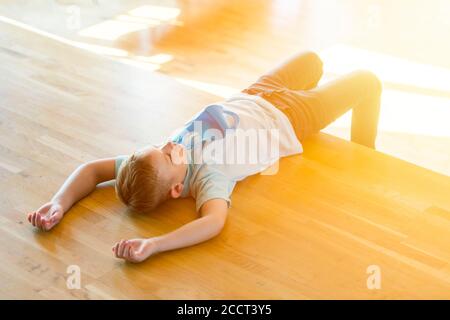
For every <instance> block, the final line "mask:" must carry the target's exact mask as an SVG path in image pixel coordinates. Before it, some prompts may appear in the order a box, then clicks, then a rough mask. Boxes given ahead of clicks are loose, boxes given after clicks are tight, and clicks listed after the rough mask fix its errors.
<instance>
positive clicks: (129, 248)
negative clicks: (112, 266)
mask: <svg viewBox="0 0 450 320" xmlns="http://www.w3.org/2000/svg"><path fill="white" fill-rule="evenodd" d="M126 253H127V260H130V261H133V249H132V248H131V245H128V247H127V250H126Z"/></svg>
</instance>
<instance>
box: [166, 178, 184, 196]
mask: <svg viewBox="0 0 450 320" xmlns="http://www.w3.org/2000/svg"><path fill="white" fill-rule="evenodd" d="M183 188H184V185H183V184H182V183H181V182H179V183H177V184H174V185H173V186H172V187H171V188H170V191H169V196H170V197H171V198H172V199H176V198H179V197H180V196H181V193H182V192H183Z"/></svg>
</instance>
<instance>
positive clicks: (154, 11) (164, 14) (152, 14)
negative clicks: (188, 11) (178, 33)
mask: <svg viewBox="0 0 450 320" xmlns="http://www.w3.org/2000/svg"><path fill="white" fill-rule="evenodd" d="M128 14H129V15H131V16H135V17H141V18H150V19H155V20H159V21H169V20H173V19H176V18H177V17H178V16H179V15H180V9H178V8H174V7H164V6H154V5H146V6H142V7H138V8H136V9H133V10H131V11H129V12H128Z"/></svg>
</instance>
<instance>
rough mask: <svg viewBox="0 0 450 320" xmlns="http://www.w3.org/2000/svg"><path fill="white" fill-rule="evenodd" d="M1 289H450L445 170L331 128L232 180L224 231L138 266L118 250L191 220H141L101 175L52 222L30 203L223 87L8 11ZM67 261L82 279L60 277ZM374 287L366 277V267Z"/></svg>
mask: <svg viewBox="0 0 450 320" xmlns="http://www.w3.org/2000/svg"><path fill="white" fill-rule="evenodd" d="M0 29H1V30H2V33H1V34H0V61H1V62H2V63H1V64H0V97H1V100H0V213H1V215H0V228H1V232H0V240H1V242H2V244H3V245H2V246H1V248H0V297H1V298H30V299H40V298H62V299H73V298H79V299H93V298H101V299H103V298H149V299H167V298H175V299H178V298H200V299H203V298H212V299H216V298H242V299H248V298H261V299H286V298H290V299H316V298H333V299H343V298H369V299H372V298H373V299H376V298H383V299H384V298H394V299H400V298H419V299H430V298H446V299H449V298H450V250H449V249H450V245H449V244H450V199H449V197H448V195H449V190H450V178H449V177H446V176H444V175H440V174H437V173H434V172H432V171H429V170H426V169H423V168H420V167H418V166H415V165H413V164H410V163H407V162H404V161H401V160H399V159H395V158H393V157H390V156H388V155H385V154H382V153H379V152H374V151H372V150H369V149H367V148H364V147H361V146H358V145H355V144H352V143H349V142H347V141H344V140H341V139H339V138H335V137H332V136H329V135H326V134H320V135H317V136H315V137H314V138H312V139H310V140H309V141H307V142H306V143H305V144H304V149H305V152H304V154H303V155H301V156H295V157H290V158H286V159H283V160H282V161H281V169H280V172H279V174H277V175H275V176H253V177H250V178H248V179H246V180H245V181H244V182H242V183H240V184H238V186H237V187H236V190H235V192H234V194H233V196H232V200H233V207H232V209H231V210H230V214H229V218H228V221H227V224H226V226H225V229H224V231H223V232H222V233H221V234H220V236H218V237H217V238H215V239H213V240H211V241H209V242H206V243H204V244H200V245H197V246H194V247H191V248H187V249H183V250H178V251H173V252H166V253H163V254H160V255H157V256H155V257H153V258H152V259H150V260H148V261H147V262H145V263H143V264H139V265H132V264H126V263H122V262H121V261H117V260H116V259H114V258H113V256H112V254H111V251H110V248H111V245H112V244H113V243H114V242H115V241H117V240H119V239H121V238H128V237H136V236H140V237H151V236H155V235H159V234H161V233H165V232H168V231H171V230H173V229H174V228H177V227H179V226H181V225H182V224H184V223H186V222H188V221H190V220H192V219H195V218H196V217H197V215H196V214H195V213H194V203H193V201H192V200H190V199H185V200H177V201H173V202H169V203H166V204H165V205H163V206H162V207H161V208H159V209H158V210H157V211H156V212H154V213H153V214H151V215H148V216H133V215H130V214H128V213H127V212H126V210H125V208H124V206H123V205H122V204H121V203H120V202H119V201H118V200H117V199H116V197H115V195H114V190H113V188H112V186H111V184H105V185H104V186H101V187H100V188H98V190H96V191H95V192H94V193H93V194H92V195H91V196H90V197H88V198H86V199H84V200H82V201H81V202H80V203H79V204H78V205H76V206H75V207H73V208H72V210H71V211H70V212H69V213H68V214H67V215H66V217H65V219H64V221H63V222H62V223H61V224H60V225H59V226H58V227H57V228H55V229H54V230H53V231H52V232H50V233H41V232H36V231H34V230H33V229H32V228H31V227H30V225H29V224H28V223H27V222H26V219H25V218H26V217H25V213H26V212H28V211H30V210H32V209H36V208H37V207H38V206H40V205H41V204H42V203H44V202H45V201H47V200H48V199H49V198H50V197H51V196H52V194H53V193H54V192H55V191H56V190H57V188H58V187H59V186H60V185H61V183H62V182H63V181H64V179H65V177H66V176H67V175H68V174H69V173H70V172H71V171H72V170H73V169H74V168H75V167H76V166H77V165H79V164H80V163H82V162H84V161H87V160H91V159H95V158H97V157H107V156H114V155H117V154H124V153H128V152H131V151H133V150H134V149H135V148H137V147H140V146H142V145H144V144H146V143H148V142H154V141H159V140H160V139H161V138H163V137H164V136H165V135H166V134H168V133H169V132H171V131H172V130H173V129H174V128H176V127H177V126H178V125H180V124H182V123H183V122H184V121H185V119H186V118H187V117H188V116H190V115H191V114H193V113H194V112H195V111H197V110H199V109H200V108H201V107H202V106H204V105H205V104H207V103H211V102H214V101H218V97H216V96H213V95H211V94H207V93H205V92H203V91H199V90H196V89H193V88H192V87H188V86H185V85H182V84H180V83H179V82H177V81H175V80H173V79H171V78H170V77H167V76H164V75H161V74H157V73H152V72H149V71H146V70H143V69H139V68H134V67H132V66H129V65H124V64H121V63H118V62H115V61H112V60H110V59H105V58H104V57H101V56H98V55H94V54H91V53H88V52H86V51H82V50H79V49H77V48H74V47H71V46H68V45H65V44H63V43H60V42H57V41H54V40H52V39H48V38H46V37H43V36H40V35H37V34H33V33H31V32H29V31H26V30H23V29H21V28H18V27H16V26H12V25H9V24H7V23H3V22H0ZM70 265H77V266H79V267H80V268H81V272H82V278H81V282H82V283H81V284H82V288H81V289H80V290H69V289H68V288H67V287H66V279H67V277H68V274H67V273H66V270H67V268H68V266H70ZM374 265H375V266H378V267H379V268H380V270H381V289H379V290H369V289H368V287H367V278H368V277H369V274H367V268H368V267H369V266H374Z"/></svg>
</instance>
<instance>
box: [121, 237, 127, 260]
mask: <svg viewBox="0 0 450 320" xmlns="http://www.w3.org/2000/svg"><path fill="white" fill-rule="evenodd" d="M125 243H126V241H125V240H120V245H119V257H120V258H122V257H123V250H124V249H125Z"/></svg>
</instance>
